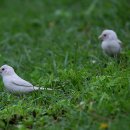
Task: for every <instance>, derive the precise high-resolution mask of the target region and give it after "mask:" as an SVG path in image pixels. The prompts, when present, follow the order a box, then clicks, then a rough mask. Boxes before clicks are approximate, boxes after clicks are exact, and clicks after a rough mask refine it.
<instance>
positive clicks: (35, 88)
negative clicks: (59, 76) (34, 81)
mask: <svg viewBox="0 0 130 130" xmlns="http://www.w3.org/2000/svg"><path fill="white" fill-rule="evenodd" d="M33 88H34V90H53V89H51V88H44V87H36V86H34V87H33Z"/></svg>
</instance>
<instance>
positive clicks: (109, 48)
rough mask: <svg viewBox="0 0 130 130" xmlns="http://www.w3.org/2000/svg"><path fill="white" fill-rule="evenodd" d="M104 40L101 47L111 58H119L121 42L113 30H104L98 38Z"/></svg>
mask: <svg viewBox="0 0 130 130" xmlns="http://www.w3.org/2000/svg"><path fill="white" fill-rule="evenodd" d="M98 38H99V39H101V40H102V44H101V47H102V49H103V51H104V52H105V53H106V54H107V55H109V56H114V57H116V56H118V55H119V54H120V52H121V41H120V40H119V39H118V37H117V34H116V33H115V32H114V31H113V30H104V31H103V32H102V34H101V35H100V36H99V37H98Z"/></svg>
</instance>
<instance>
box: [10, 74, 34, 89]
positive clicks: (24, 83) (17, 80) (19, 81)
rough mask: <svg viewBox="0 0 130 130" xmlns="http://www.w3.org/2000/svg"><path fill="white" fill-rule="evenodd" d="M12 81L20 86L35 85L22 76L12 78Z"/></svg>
mask: <svg viewBox="0 0 130 130" xmlns="http://www.w3.org/2000/svg"><path fill="white" fill-rule="evenodd" d="M12 83H13V84H15V85H18V86H23V87H32V86H33V85H32V84H31V83H29V82H28V81H26V80H24V79H22V78H20V77H18V76H17V77H15V78H12Z"/></svg>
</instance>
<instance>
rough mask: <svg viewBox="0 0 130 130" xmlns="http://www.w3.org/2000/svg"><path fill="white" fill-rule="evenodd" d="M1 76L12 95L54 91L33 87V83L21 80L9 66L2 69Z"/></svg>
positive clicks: (0, 69) (0, 70)
mask: <svg viewBox="0 0 130 130" xmlns="http://www.w3.org/2000/svg"><path fill="white" fill-rule="evenodd" d="M0 74H1V76H2V78H3V83H4V86H5V88H6V89H7V90H8V91H9V92H11V93H18V94H20V93H29V92H32V91H38V90H52V89H50V88H42V87H36V86H33V85H32V84H31V83H29V82H27V81H25V80H24V79H22V78H20V77H19V76H18V75H17V74H16V73H15V71H14V69H13V68H12V67H11V66H9V65H3V66H2V67H1V68H0Z"/></svg>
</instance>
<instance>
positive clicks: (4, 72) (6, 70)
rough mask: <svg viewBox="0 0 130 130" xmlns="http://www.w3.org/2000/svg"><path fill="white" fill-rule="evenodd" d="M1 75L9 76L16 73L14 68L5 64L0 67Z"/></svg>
mask: <svg viewBox="0 0 130 130" xmlns="http://www.w3.org/2000/svg"><path fill="white" fill-rule="evenodd" d="M0 74H1V76H9V75H13V74H15V72H14V69H13V68H12V67H11V66H9V65H3V66H1V67H0Z"/></svg>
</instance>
